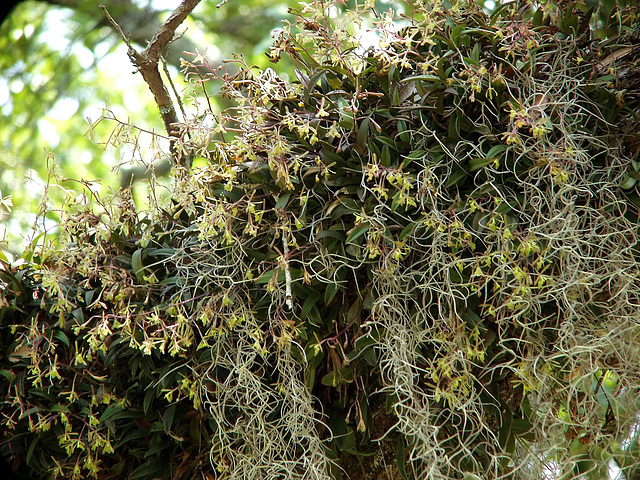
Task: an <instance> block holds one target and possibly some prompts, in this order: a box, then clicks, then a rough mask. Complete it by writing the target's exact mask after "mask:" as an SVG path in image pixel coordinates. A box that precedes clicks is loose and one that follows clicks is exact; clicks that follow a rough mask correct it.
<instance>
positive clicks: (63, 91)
mask: <svg viewBox="0 0 640 480" xmlns="http://www.w3.org/2000/svg"><path fill="white" fill-rule="evenodd" d="M102 3H103V4H104V6H105V7H106V8H107V10H108V11H109V13H110V14H111V15H112V17H113V18H114V19H115V20H116V21H117V22H118V24H119V25H120V26H121V27H122V29H123V31H124V32H126V34H127V35H130V38H131V40H132V42H133V44H134V45H135V46H137V48H139V49H142V48H144V47H145V46H146V42H147V41H149V40H150V39H151V38H152V36H153V34H154V33H155V31H156V29H157V28H158V26H159V25H160V24H161V22H163V21H164V20H165V19H166V18H167V17H168V15H170V13H171V11H172V10H173V9H174V8H175V7H177V6H178V5H179V2H178V1H177V0H173V1H167V0H164V1H144V0H141V1H134V0H106V1H103V2H102ZM98 4H99V2H98V1H97V0H51V1H24V2H21V3H19V4H18V5H17V6H16V7H15V8H14V9H13V11H12V12H11V14H10V15H9V16H8V17H7V18H6V19H5V21H4V22H3V24H2V26H1V27H0V191H1V192H2V193H1V197H0V198H2V199H4V202H3V205H2V206H0V225H2V226H1V227H0V241H1V242H2V244H0V245H1V246H2V250H3V251H5V252H6V253H7V254H13V255H16V254H19V252H20V251H21V250H22V248H23V246H24V244H25V243H26V241H28V239H29V238H30V235H31V236H32V234H30V233H29V232H30V231H31V228H32V226H33V224H34V222H35V221H36V214H37V212H38V211H39V210H40V204H41V202H42V200H43V198H44V195H43V194H44V191H45V189H46V188H47V178H48V176H49V173H50V172H54V173H56V174H57V175H59V176H60V177H62V178H68V179H84V180H87V181H88V182H89V186H90V187H91V188H95V189H98V190H102V191H103V192H104V191H105V190H108V189H114V190H115V189H117V188H118V187H119V185H120V183H121V179H120V178H118V177H119V175H121V173H118V170H119V169H118V168H115V167H118V166H119V165H121V164H127V163H128V162H131V161H132V160H133V161H134V162H135V161H138V162H139V161H142V162H147V161H150V159H149V158H141V157H140V155H138V154H134V153H133V152H131V151H127V150H126V149H125V150H123V149H122V148H113V147H109V146H107V145H106V143H107V141H108V140H109V135H110V134H111V132H112V130H113V128H114V127H115V126H116V124H115V122H104V123H101V124H100V125H99V126H98V127H97V128H96V129H95V130H93V131H92V132H91V135H88V134H86V133H87V131H88V129H89V125H90V124H89V121H95V120H96V119H97V118H99V117H100V116H101V115H102V113H103V109H105V108H107V109H109V110H110V111H111V112H112V113H113V115H114V116H115V117H117V118H118V119H119V120H121V121H123V122H130V123H131V124H135V125H138V126H141V127H144V128H146V129H149V130H151V129H155V130H156V131H161V127H162V123H161V121H160V116H159V115H158V113H157V109H156V107H155V105H154V104H153V98H152V96H151V94H150V92H149V91H148V89H147V87H146V85H145V84H144V82H143V80H142V77H141V76H140V75H139V74H136V72H135V71H134V68H133V67H132V66H131V63H130V62H129V59H128V58H127V48H126V46H125V45H124V43H123V41H122V40H121V39H120V38H118V36H117V34H116V33H115V31H114V29H113V28H112V27H111V26H110V25H109V23H108V22H107V20H106V19H105V17H104V15H103V14H102V12H101V11H100V9H99V7H98ZM217 5H218V3H217V2H211V1H209V2H207V1H203V2H201V4H200V5H199V6H198V7H197V9H196V10H195V12H194V13H193V15H191V16H190V17H189V18H188V20H187V22H185V26H186V29H185V28H182V29H181V32H183V35H182V37H181V38H180V39H179V40H177V41H176V42H175V43H174V44H173V45H172V46H171V49H170V50H169V51H168V52H166V55H167V64H168V70H169V72H170V74H171V76H172V79H173V80H174V82H176V88H177V89H178V90H179V91H180V90H181V88H182V87H183V86H184V84H183V83H182V82H181V79H182V75H181V74H180V72H179V69H180V58H181V57H185V56H187V55H186V54H185V52H191V53H194V54H195V53H196V51H197V52H198V53H201V54H203V55H205V56H206V57H207V58H208V59H209V61H210V62H211V63H212V64H215V63H220V62H221V61H222V59H224V58H230V57H231V56H232V55H233V53H234V52H241V53H242V54H243V55H244V56H245V57H246V58H247V61H248V62H249V63H252V64H257V65H259V66H263V67H266V66H267V64H268V63H269V61H268V58H267V57H266V56H265V54H264V52H265V51H267V49H268V46H269V44H270V43H271V40H272V38H271V34H272V31H273V30H274V29H277V28H278V27H279V26H280V25H281V22H282V20H283V19H286V18H287V17H288V16H289V15H288V13H287V10H288V8H289V7H290V6H292V5H295V2H292V1H288V2H287V1H276V2H272V1H266V0H239V1H233V2H229V3H228V4H225V5H223V6H220V8H217ZM282 68H286V66H285V65H283V67H282ZM147 137H149V136H147ZM145 140H146V141H150V138H146V139H145V138H144V136H142V137H141V141H142V142H144V141H145ZM141 152H142V157H144V152H145V150H144V149H142V150H141ZM132 157H134V158H132ZM97 179H100V180H101V181H100V182H97V181H96V182H95V183H93V181H94V180H97ZM61 186H62V187H64V188H65V189H66V188H68V189H73V190H77V189H79V188H80V187H81V185H80V184H78V183H77V182H74V181H71V180H69V181H63V182H62V183H61ZM58 190H60V187H58V186H56V187H52V191H50V192H49V194H50V195H51V197H52V198H54V199H55V198H56V197H57V196H59V195H61V194H62V193H63V192H61V191H58ZM8 197H11V199H10V200H7V198H8ZM11 204H13V208H12V210H11V212H10V211H9V208H8V207H9V206H10V205H11ZM50 220H51V221H52V222H53V223H52V224H51V225H54V224H55V218H50ZM38 229H39V230H41V229H42V225H40V226H39V227H38Z"/></svg>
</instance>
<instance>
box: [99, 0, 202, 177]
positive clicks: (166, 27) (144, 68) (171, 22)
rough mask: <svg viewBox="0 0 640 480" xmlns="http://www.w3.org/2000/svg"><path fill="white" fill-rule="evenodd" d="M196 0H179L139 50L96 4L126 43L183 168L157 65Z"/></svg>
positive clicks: (187, 158) (185, 161)
mask: <svg viewBox="0 0 640 480" xmlns="http://www.w3.org/2000/svg"><path fill="white" fill-rule="evenodd" d="M198 3H200V0H183V1H182V3H181V4H180V6H178V8H176V9H175V10H174V11H173V13H172V14H171V15H170V16H169V18H168V19H167V20H166V21H165V22H164V23H163V24H162V26H161V27H160V28H159V29H158V31H157V32H156V34H155V35H154V37H153V39H152V40H151V43H150V44H149V46H148V47H147V48H146V49H144V50H143V51H142V52H138V51H137V50H136V49H135V48H133V46H132V45H131V42H130V41H129V39H128V38H127V37H126V36H125V34H124V32H123V31H122V29H121V28H120V26H119V25H118V24H117V23H116V22H115V20H113V18H111V15H109V12H108V11H107V9H106V8H105V7H104V6H103V5H100V8H101V9H102V11H103V12H104V14H105V16H106V17H107V19H108V20H109V22H111V24H112V25H113V26H114V28H115V29H116V30H117V31H118V33H119V34H120V36H121V37H122V39H123V40H124V42H125V43H126V44H127V46H128V47H129V58H130V59H131V62H132V63H133V64H134V65H135V66H136V67H137V68H138V70H139V71H140V73H141V74H142V78H143V79H144V81H145V82H146V83H147V85H148V86H149V90H151V93H152V94H153V98H154V100H155V102H156V105H157V106H158V110H159V111H160V116H161V117H162V121H163V122H164V128H165V130H166V131H167V134H168V135H169V137H170V138H171V139H170V140H169V147H170V149H171V154H172V156H173V158H174V161H175V165H176V166H179V167H182V169H184V170H185V171H188V170H189V169H190V168H191V163H192V160H193V159H192V156H191V155H189V154H187V155H182V154H181V152H178V151H176V148H175V137H173V135H172V133H173V129H174V125H175V124H176V123H177V122H178V117H177V115H176V110H175V108H174V106H173V101H172V100H171V96H170V95H169V91H168V90H167V88H166V87H165V85H164V81H163V80H162V76H161V75H160V69H159V66H158V63H159V60H160V55H161V54H162V51H163V50H164V48H165V47H166V46H167V45H168V44H169V43H170V42H171V40H172V39H173V37H174V34H175V31H176V29H177V28H178V27H179V26H180V24H181V23H182V22H183V21H184V19H185V18H187V16H188V15H189V13H191V11H193V9H194V8H195V7H196V6H197V5H198Z"/></svg>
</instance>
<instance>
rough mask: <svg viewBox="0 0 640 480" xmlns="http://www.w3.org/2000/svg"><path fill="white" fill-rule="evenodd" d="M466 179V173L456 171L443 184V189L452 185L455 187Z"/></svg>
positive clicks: (459, 170)
mask: <svg viewBox="0 0 640 480" xmlns="http://www.w3.org/2000/svg"><path fill="white" fill-rule="evenodd" d="M467 177H468V174H467V172H465V171H464V170H462V169H457V170H455V171H454V172H453V173H452V174H451V176H450V177H449V178H448V179H447V181H446V182H445V184H444V186H445V188H449V187H452V186H454V185H457V184H459V183H461V182H462V181H463V180H464V179H465V178H467Z"/></svg>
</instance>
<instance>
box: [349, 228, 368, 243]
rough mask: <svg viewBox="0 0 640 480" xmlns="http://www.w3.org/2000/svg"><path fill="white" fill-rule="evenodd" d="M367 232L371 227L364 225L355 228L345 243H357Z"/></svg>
mask: <svg viewBox="0 0 640 480" xmlns="http://www.w3.org/2000/svg"><path fill="white" fill-rule="evenodd" d="M367 230H369V225H362V226H360V227H356V228H354V229H353V230H351V233H349V235H348V236H347V239H346V240H345V243H355V241H356V240H357V239H358V238H360V237H361V236H362V235H364V234H365V232H366V231H367Z"/></svg>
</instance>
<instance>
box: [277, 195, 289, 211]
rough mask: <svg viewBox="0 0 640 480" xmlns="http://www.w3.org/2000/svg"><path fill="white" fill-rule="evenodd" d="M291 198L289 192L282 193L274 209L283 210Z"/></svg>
mask: <svg viewBox="0 0 640 480" xmlns="http://www.w3.org/2000/svg"><path fill="white" fill-rule="evenodd" d="M290 197H291V192H287V193H282V194H280V197H279V198H278V201H277V202H276V206H275V209H276V210H284V209H285V208H286V206H287V203H289V198H290Z"/></svg>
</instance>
